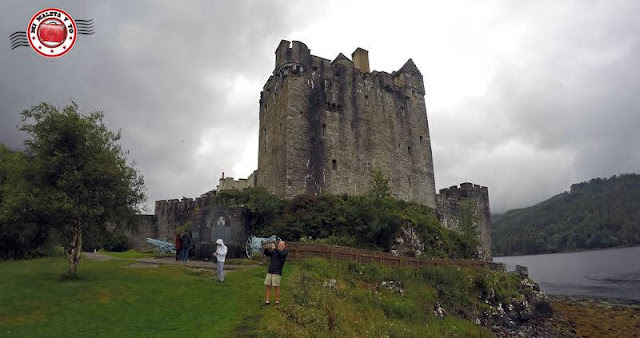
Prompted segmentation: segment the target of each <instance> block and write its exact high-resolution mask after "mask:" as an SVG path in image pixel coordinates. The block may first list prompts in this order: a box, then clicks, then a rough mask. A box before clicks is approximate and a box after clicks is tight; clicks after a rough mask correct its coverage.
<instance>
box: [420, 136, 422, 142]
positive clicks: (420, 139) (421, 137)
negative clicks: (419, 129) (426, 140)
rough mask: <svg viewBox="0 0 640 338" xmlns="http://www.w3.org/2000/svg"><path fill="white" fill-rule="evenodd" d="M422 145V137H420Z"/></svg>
mask: <svg viewBox="0 0 640 338" xmlns="http://www.w3.org/2000/svg"><path fill="white" fill-rule="evenodd" d="M420 143H422V135H420Z"/></svg>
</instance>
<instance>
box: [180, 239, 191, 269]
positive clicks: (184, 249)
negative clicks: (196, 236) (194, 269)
mask: <svg viewBox="0 0 640 338" xmlns="http://www.w3.org/2000/svg"><path fill="white" fill-rule="evenodd" d="M189 245H191V238H189V234H188V233H186V232H185V233H184V234H182V260H183V261H186V262H188V261H189Z"/></svg>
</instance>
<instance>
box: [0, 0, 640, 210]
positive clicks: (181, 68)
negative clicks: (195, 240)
mask: <svg viewBox="0 0 640 338" xmlns="http://www.w3.org/2000/svg"><path fill="white" fill-rule="evenodd" d="M3 5H4V11H5V15H4V16H3V21H1V22H0V27H1V28H2V30H1V32H2V34H4V35H3V36H4V37H5V48H1V49H0V76H1V77H2V79H1V80H0V103H2V104H1V105H0V142H2V143H5V144H8V145H9V146H11V147H13V148H16V147H19V145H20V144H21V137H22V136H21V135H19V134H18V132H17V131H16V128H15V125H16V124H17V123H18V122H19V116H18V113H19V112H20V111H21V110H23V109H25V108H27V107H29V106H30V105H34V104H37V103H39V102H42V101H46V102H52V103H56V104H58V105H64V104H66V103H67V102H68V100H70V99H73V100H75V101H76V102H78V103H79V104H80V107H81V109H82V110H84V111H90V110H94V109H102V110H104V112H105V115H106V121H107V123H108V125H109V127H110V128H112V129H122V133H123V138H122V144H123V147H124V148H125V149H129V150H130V151H131V154H130V158H131V159H133V160H135V161H136V162H137V163H138V167H139V168H140V169H141V171H142V173H143V174H144V175H145V178H146V182H147V188H148V193H149V196H150V197H149V202H150V205H151V204H152V203H153V201H154V200H156V199H164V198H180V197H182V196H183V195H184V196H189V197H193V196H197V195H199V194H201V193H203V192H205V191H207V190H210V189H212V188H215V185H216V184H217V180H218V178H219V176H220V173H221V172H222V171H225V173H226V174H227V175H234V176H247V175H249V174H250V173H251V170H253V169H255V166H256V162H257V153H256V152H257V146H256V144H257V130H258V128H257V124H258V99H259V93H260V90H261V87H262V85H263V84H264V82H265V81H266V79H267V78H268V76H269V75H270V72H271V70H272V69H273V62H274V59H273V58H274V56H273V55H274V54H273V53H274V50H275V47H276V46H277V44H278V42H279V41H280V39H283V38H284V39H289V40H291V39H296V40H302V41H304V42H305V43H307V44H308V46H309V47H310V48H311V49H312V53H314V54H315V55H319V56H322V57H327V58H332V57H334V56H335V55H337V54H338V53H339V52H345V53H348V52H350V51H351V50H353V49H355V47H357V46H362V47H364V48H367V49H369V51H370V57H371V62H372V68H374V69H378V70H386V71H391V70H393V69H397V68H398V67H399V66H401V65H402V64H403V63H404V62H405V61H406V59H408V58H409V57H411V58H413V60H414V61H415V62H416V64H417V65H418V67H420V69H421V71H422V72H423V74H424V76H425V79H426V82H427V84H426V85H427V96H426V98H427V109H428V111H429V122H430V131H431V140H432V147H433V153H434V163H435V176H436V183H437V186H438V188H443V187H446V186H449V185H453V184H459V183H461V182H465V181H471V182H474V183H478V184H482V185H486V186H488V187H489V192H490V198H491V207H492V210H493V211H497V212H501V211H505V210H507V209H509V208H516V207H525V206H528V205H531V204H532V203H535V202H538V201H541V200H544V199H546V198H548V197H550V196H552V195H554V194H556V193H559V192H562V191H563V190H565V189H568V188H569V185H570V184H571V183H575V182H579V181H582V180H586V179H589V178H592V177H597V176H610V175H613V174H617V173H622V172H640V151H638V150H637V146H636V145H638V144H640V136H639V135H640V133H639V132H637V128H638V126H639V125H640V111H639V108H640V98H639V96H638V95H637V93H638V92H639V90H640V37H639V35H638V34H637V32H638V31H640V20H637V19H636V14H637V13H640V2H637V1H562V2H557V1H535V2H522V1H519V2H513V1H491V2H482V3H479V2H471V1H470V2H463V1H451V2H424V3H423V2H420V3H417V2H404V1H402V0H398V1H396V2H394V3H393V4H392V5H389V4H388V3H387V2H343V1H329V2H311V1H309V2H304V1H302V2H294V3H292V2H290V1H287V2H285V1H277V2H273V1H269V2H266V1H197V2H196V1H188V2H177V1H163V2H161V1H100V2H97V1H96V2H87V1H73V2H62V3H55V2H54V3H53V4H52V3H51V2H50V1H41V2H35V1H29V2H26V1H18V0H14V1H11V2H9V3H5V4H3ZM50 6H58V7H60V8H63V9H65V10H68V12H70V14H71V15H73V16H74V17H75V18H76V19H94V20H95V27H96V34H95V35H93V36H80V37H79V39H78V42H77V43H76V45H75V47H74V49H73V50H72V51H71V52H70V53H69V54H67V55H65V56H64V57H62V58H59V59H55V60H49V59H45V58H43V57H41V56H39V55H37V54H35V53H34V52H33V51H31V50H29V49H28V48H21V49H16V50H14V51H11V50H10V48H9V40H8V36H9V34H11V33H13V32H14V31H17V30H21V29H25V28H26V24H27V22H28V20H29V18H30V17H31V15H33V14H34V13H35V12H37V11H38V10H40V9H42V8H45V7H50ZM389 6H392V7H393V8H388V7H389ZM407 8H411V10H410V11H407V10H406V9H407ZM478 88H481V90H479V89H478ZM150 211H151V210H150Z"/></svg>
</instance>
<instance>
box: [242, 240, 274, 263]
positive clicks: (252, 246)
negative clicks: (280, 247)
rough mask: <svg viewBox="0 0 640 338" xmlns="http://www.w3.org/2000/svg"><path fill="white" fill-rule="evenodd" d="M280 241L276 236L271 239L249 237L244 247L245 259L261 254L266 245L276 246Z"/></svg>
mask: <svg viewBox="0 0 640 338" xmlns="http://www.w3.org/2000/svg"><path fill="white" fill-rule="evenodd" d="M280 240H281V239H280V237H278V236H276V235H273V236H271V237H256V236H249V238H247V243H246V244H245V246H244V247H245V252H246V254H247V257H249V258H251V256H253V255H255V254H259V253H260V252H262V250H263V249H264V247H265V245H266V244H270V243H273V244H277V243H278V242H279V241H280Z"/></svg>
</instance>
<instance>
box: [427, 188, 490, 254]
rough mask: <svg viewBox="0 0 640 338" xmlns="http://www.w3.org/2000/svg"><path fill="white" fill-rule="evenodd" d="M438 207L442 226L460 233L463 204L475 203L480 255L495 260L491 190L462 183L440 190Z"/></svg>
mask: <svg viewBox="0 0 640 338" xmlns="http://www.w3.org/2000/svg"><path fill="white" fill-rule="evenodd" d="M437 201H438V207H437V209H436V214H437V215H438V220H439V221H440V223H442V225H444V226H445V227H446V228H448V229H451V230H456V231H459V230H460V228H459V226H460V219H461V217H460V216H461V211H462V210H461V203H462V202H464V201H473V204H474V208H473V213H474V216H475V221H476V224H475V225H476V227H477V230H478V236H479V238H480V246H479V247H478V248H477V252H478V255H479V256H480V257H481V258H482V259H484V260H487V261H491V260H492V259H493V256H492V253H491V211H490V207H489V189H488V188H487V187H483V186H479V185H477V184H472V183H468V182H467V183H462V184H460V187H458V186H452V187H450V188H446V189H440V193H439V194H438V195H437Z"/></svg>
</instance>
